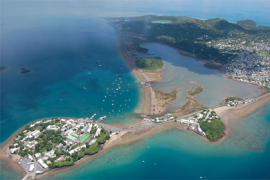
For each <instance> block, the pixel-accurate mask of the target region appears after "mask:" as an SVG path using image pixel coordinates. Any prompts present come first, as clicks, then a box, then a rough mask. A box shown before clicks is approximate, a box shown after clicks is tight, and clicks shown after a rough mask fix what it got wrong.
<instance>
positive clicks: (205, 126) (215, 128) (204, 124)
mask: <svg viewBox="0 0 270 180" xmlns="http://www.w3.org/2000/svg"><path fill="white" fill-rule="evenodd" d="M199 124H200V126H201V129H202V130H203V131H204V132H205V134H206V136H207V137H208V138H209V139H210V140H211V141H214V140H216V139H218V138H220V137H222V136H223V133H224V132H223V130H224V124H223V122H222V121H221V120H220V118H216V119H212V120H211V122H208V121H199Z"/></svg>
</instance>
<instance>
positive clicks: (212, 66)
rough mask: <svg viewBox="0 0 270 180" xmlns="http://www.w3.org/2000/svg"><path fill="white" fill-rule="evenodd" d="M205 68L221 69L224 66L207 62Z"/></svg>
mask: <svg viewBox="0 0 270 180" xmlns="http://www.w3.org/2000/svg"><path fill="white" fill-rule="evenodd" d="M204 67H207V68H209V69H221V67H222V64H220V63H217V62H207V63H205V64H204Z"/></svg>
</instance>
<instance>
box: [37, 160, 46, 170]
mask: <svg viewBox="0 0 270 180" xmlns="http://www.w3.org/2000/svg"><path fill="white" fill-rule="evenodd" d="M38 163H39V164H40V165H41V166H42V167H43V168H45V169H47V168H48V166H47V164H45V163H44V162H43V160H42V159H39V160H38Z"/></svg>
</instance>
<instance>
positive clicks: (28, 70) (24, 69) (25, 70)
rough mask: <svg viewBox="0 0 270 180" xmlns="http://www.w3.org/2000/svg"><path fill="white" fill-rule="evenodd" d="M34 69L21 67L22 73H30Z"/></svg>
mask: <svg viewBox="0 0 270 180" xmlns="http://www.w3.org/2000/svg"><path fill="white" fill-rule="evenodd" d="M31 72H32V70H31V69H27V68H20V74H22V75H23V74H28V73H31Z"/></svg>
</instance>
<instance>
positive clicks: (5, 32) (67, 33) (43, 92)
mask: <svg viewBox="0 0 270 180" xmlns="http://www.w3.org/2000/svg"><path fill="white" fill-rule="evenodd" d="M0 5H1V17H0V18H1V36H0V41H1V43H0V48H1V56H0V58H1V59H0V60H1V61H0V62H1V65H3V66H6V67H7V70H6V71H5V72H3V73H1V79H0V80H1V84H0V85H1V88H0V91H1V92H0V93H1V105H0V108H1V121H0V135H1V136H0V142H1V143H2V142H3V141H5V140H6V139H7V138H8V137H9V136H10V135H11V134H12V133H14V132H15V131H16V130H18V129H19V128H20V127H22V126H23V125H25V124H27V123H29V122H31V121H34V120H36V119H40V118H46V117H63V116H64V117H90V116H92V115H93V114H94V113H97V118H98V117H100V116H104V115H106V116H107V119H105V120H106V121H107V122H118V123H119V122H120V123H128V122H130V121H134V119H135V117H136V115H137V114H136V113H134V110H135V109H136V107H138V106H139V105H138V104H139V94H140V93H139V82H137V81H136V79H135V78H134V76H133V75H132V74H131V71H130V68H129V67H128V66H127V64H126V63H125V61H124V59H123V57H122V56H121V54H120V53H119V52H118V40H117V36H116V33H115V31H114V29H113V28H112V27H111V26H109V25H108V24H107V23H106V22H104V21H103V20H102V19H101V17H116V16H136V15H143V14H165V15H182V16H190V17H197V18H202V19H208V18H216V17H221V18H224V19H227V20H228V21H231V22H236V21H238V20H243V19H252V20H254V21H256V22H257V24H258V25H265V26H270V19H269V17H270V1H268V0H260V1H255V0H237V1H232V0H228V1H225V0H190V1H183V0H168V1H161V0H157V1H150V0H144V1H143V0H137V1H131V0H128V1H121V0H114V1H109V0H104V1H98V0H96V1H73V2H71V1H65V2H64V1H41V0H37V1H12V0H10V1H7V0H3V1H1V2H0ZM99 65H101V67H99ZM22 67H24V68H28V69H31V70H32V73H30V74H25V75H20V74H19V69H20V68H22ZM119 87H120V88H119ZM268 106H269V104H268ZM265 108H266V107H264V109H265ZM262 109H263V108H262ZM265 112H266V110H265ZM255 115H256V114H255ZM255 115H254V116H255ZM249 119H250V121H252V120H251V119H252V118H249ZM255 119H258V122H266V121H267V120H268V121H267V123H269V110H268V116H265V114H264V115H263V116H259V115H256V118H255ZM241 122H244V120H243V121H241ZM252 122H253V121H252ZM267 123H266V124H267ZM236 125H238V124H236ZM238 126H241V123H240V125H238ZM264 127H265V128H269V126H264ZM252 129H253V128H252V127H249V128H247V130H250V131H251V132H253V131H252ZM268 131H269V129H268ZM248 132H249V131H248ZM243 133H244V134H245V133H246V134H249V133H247V132H243ZM251 134H252V133H251ZM254 136H255V137H256V135H254ZM179 137H183V138H182V140H181V139H179ZM235 137H237V136H235ZM252 137H253V136H252ZM252 137H250V138H249V139H252ZM244 139H245V138H244ZM246 141H247V143H250V142H248V140H246ZM225 142H227V141H224V144H222V145H220V146H213V145H209V144H208V143H205V142H203V141H201V140H200V139H198V138H197V137H196V136H194V135H192V134H190V133H186V132H181V131H179V132H178V131H172V132H166V133H161V134H159V135H156V136H153V137H149V138H146V139H144V140H142V141H140V142H138V143H135V144H134V145H132V146H130V147H129V146H127V147H119V148H115V149H114V150H111V151H109V152H108V153H107V154H105V155H104V156H101V157H100V158H98V159H96V160H94V161H93V162H90V163H89V165H88V164H87V165H85V166H82V168H81V169H80V171H78V169H77V171H76V173H75V172H73V174H74V176H70V175H69V176H64V175H59V176H58V178H60V179H61V178H63V179H66V178H67V177H70V178H71V177H72V178H71V179H76V178H80V179H84V178H85V179H86V178H114V179H119V178H131V179H137V178H145V179H149V178H154V179H157V178H163V179H164V178H166V177H168V178H187V177H192V178H193V177H194V178H197V177H199V176H204V174H203V173H202V172H204V171H206V170H207V172H208V173H206V174H205V176H207V177H211V174H212V173H211V172H212V171H211V168H206V169H204V168H201V166H203V167H204V165H200V164H203V163H206V165H207V166H206V167H208V166H211V167H215V168H218V166H216V163H219V162H222V163H219V164H221V165H222V167H223V170H224V173H222V172H221V171H217V170H216V169H215V170H214V172H215V173H214V174H213V176H212V177H213V178H222V177H225V178H231V177H232V176H224V174H225V172H227V171H226V168H225V166H223V165H224V164H225V165H226V162H227V160H229V159H230V157H231V153H230V151H228V154H226V153H225V155H224V151H223V149H224V148H221V147H223V146H224V147H231V148H232V149H234V148H236V149H238V148H239V149H240V150H239V152H238V153H237V154H236V155H234V154H233V153H232V156H233V157H234V158H233V159H232V160H235V161H236V162H238V163H240V164H237V163H236V162H235V163H233V164H235V165H239V166H235V167H237V168H238V167H240V166H241V162H246V161H248V162H250V163H257V165H258V167H257V166H256V168H258V169H262V170H264V169H263V168H264V167H265V165H266V166H267V165H269V163H268V164H267V162H266V161H265V159H267V158H268V159H269V153H270V148H269V143H268V142H269V138H262V140H261V139H260V144H259V145H258V146H259V147H260V148H259V149H260V151H257V149H256V148H255V149H256V150H254V148H253V149H252V148H246V147H244V148H243V147H238V146H237V145H236V144H233V143H229V145H228V144H226V143H225ZM229 142H230V141H229ZM232 142H234V141H233V140H232ZM244 142H245V141H244ZM254 142H256V138H255V140H254ZM254 142H253V144H254ZM145 143H150V145H151V147H153V148H150V149H149V150H147V152H145V151H144V150H143V149H144V148H145V147H144V146H145ZM186 144H194V146H191V145H189V146H186ZM243 144H244V145H243V146H245V143H243ZM264 144H265V148H263V147H264ZM175 146H177V147H175ZM209 146H210V147H211V148H212V149H209V151H210V152H212V151H213V152H214V151H217V154H215V153H212V154H209V155H205V156H204V153H201V152H204V151H201V149H204V148H208V147H209ZM184 147H186V149H183V148H184ZM256 147H257V146H256ZM194 149H195V150H198V149H200V151H199V150H198V151H199V152H200V153H199V154H197V155H194V154H192V153H190V152H193V150H194ZM219 149H220V150H219ZM225 149H226V148H225ZM262 149H263V150H262ZM206 150H207V149H206ZM233 151H234V150H233ZM162 154H169V155H168V156H162ZM170 155H172V156H170ZM212 155H213V156H212ZM210 156H211V157H210ZM116 157H117V158H116ZM127 157H128V158H127ZM238 157H240V159H238ZM151 158H153V159H151ZM141 159H143V160H145V161H146V162H148V161H149V162H151V163H152V164H153V162H154V161H157V166H155V167H152V166H148V165H147V164H145V165H146V166H142V164H141ZM195 159H196V160H198V161H194V162H195V163H191V162H192V161H193V160H195ZM212 159H213V160H212ZM225 160H226V162H223V161H225ZM253 160H254V161H253ZM152 161H153V162H152ZM166 161H167V162H170V163H165V162H166ZM0 163H1V162H0ZM106 163H111V164H110V166H108V167H106ZM214 164H215V165H214ZM0 165H1V175H0V177H1V178H2V179H18V178H19V176H17V175H16V174H14V172H12V171H9V170H7V168H5V169H3V168H4V166H3V165H2V164H0ZM227 165H228V163H227ZM228 166H229V165H228ZM242 166H245V163H243V164H242ZM242 166H241V167H242ZM252 167H253V168H255V167H254V166H252V165H246V168H252ZM155 168H157V169H155ZM227 168H228V167H227ZM230 168H231V169H232V170H235V171H237V168H232V167H230ZM256 168H255V169H256ZM90 170H91V171H90ZM138 172H140V173H138ZM163 172H164V173H163ZM193 172H194V176H193V175H192V176H190V175H191V174H193ZM195 172H196V173H195ZM251 172H254V174H253V175H252V176H251V175H250V176H248V175H249V173H251ZM263 172H265V171H250V172H249V173H247V172H246V174H247V176H244V175H243V173H244V170H243V169H241V171H240V170H239V174H237V173H236V174H237V175H239V177H244V178H247V177H256V175H259V174H260V176H258V177H261V178H263V177H268V178H270V176H269V173H268V174H267V172H266V173H263ZM231 173H232V171H231ZM180 175H181V176H180ZM182 175H183V176H182ZM237 177H238V176H237ZM237 177H236V178H237ZM52 179H54V178H52Z"/></svg>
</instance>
